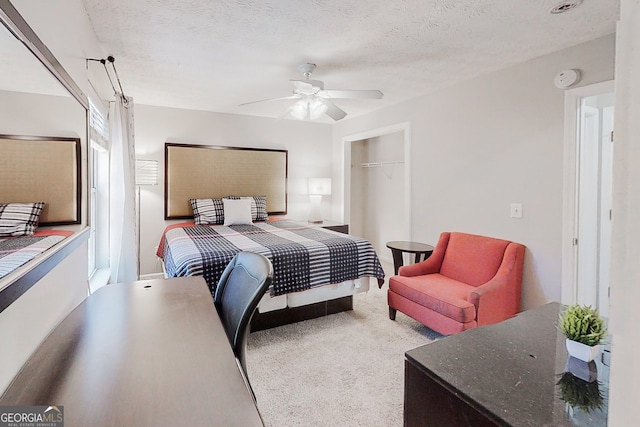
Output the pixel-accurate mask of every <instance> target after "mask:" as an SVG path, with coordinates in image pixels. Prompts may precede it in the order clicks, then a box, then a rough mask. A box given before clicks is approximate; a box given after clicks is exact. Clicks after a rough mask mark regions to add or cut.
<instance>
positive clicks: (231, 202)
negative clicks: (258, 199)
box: [222, 198, 253, 225]
mask: <svg viewBox="0 0 640 427" xmlns="http://www.w3.org/2000/svg"><path fill="white" fill-rule="evenodd" d="M222 203H224V225H241V224H253V221H252V219H251V199H250V198H247V199H222Z"/></svg>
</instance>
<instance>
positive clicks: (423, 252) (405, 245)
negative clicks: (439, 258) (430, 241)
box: [387, 240, 433, 275]
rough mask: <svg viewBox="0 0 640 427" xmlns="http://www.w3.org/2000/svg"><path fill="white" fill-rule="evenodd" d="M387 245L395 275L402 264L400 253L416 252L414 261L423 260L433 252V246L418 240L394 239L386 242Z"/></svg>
mask: <svg viewBox="0 0 640 427" xmlns="http://www.w3.org/2000/svg"><path fill="white" fill-rule="evenodd" d="M387 247H388V248H389V249H391V254H392V255H393V268H394V270H395V274H396V275H397V274H398V270H400V267H402V265H403V264H404V260H403V259H402V254H403V253H404V252H407V253H410V254H416V257H415V262H420V261H424V260H425V259H427V258H429V257H430V256H431V254H432V253H433V246H431V245H427V244H425V243H418V242H405V241H398V240H396V241H393V242H388V243H387Z"/></svg>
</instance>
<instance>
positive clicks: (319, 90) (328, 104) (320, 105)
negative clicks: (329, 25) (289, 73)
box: [240, 63, 383, 121]
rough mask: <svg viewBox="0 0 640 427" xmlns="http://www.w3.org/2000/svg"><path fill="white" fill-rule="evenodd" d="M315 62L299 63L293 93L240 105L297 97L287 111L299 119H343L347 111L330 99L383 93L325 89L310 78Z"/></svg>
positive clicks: (364, 96)
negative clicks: (298, 78) (298, 73)
mask: <svg viewBox="0 0 640 427" xmlns="http://www.w3.org/2000/svg"><path fill="white" fill-rule="evenodd" d="M315 68H316V64H310V63H305V64H300V66H299V67H298V69H299V70H300V72H301V73H302V74H303V75H304V80H290V81H291V83H292V84H293V95H290V96H283V97H280V98H270V99H263V100H260V101H253V102H246V103H244V104H240V105H248V104H255V103H257V102H266V101H276V100H281V99H298V102H296V103H295V104H293V105H292V106H291V107H290V108H289V111H288V113H289V114H291V115H292V116H293V117H294V118H296V119H299V120H316V119H318V118H320V117H321V116H322V115H323V114H326V115H327V116H329V117H331V118H332V119H333V120H336V121H337V120H340V119H343V118H344V117H345V116H346V115H347V113H346V112H345V111H344V110H342V109H341V108H339V107H338V106H337V105H336V104H334V103H333V102H332V101H331V100H332V99H381V98H382V96H383V94H382V92H380V91H379V90H331V89H325V88H324V83H323V82H321V81H320V80H311V79H310V77H311V73H313V70H315Z"/></svg>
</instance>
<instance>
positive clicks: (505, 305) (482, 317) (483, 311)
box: [467, 243, 525, 326]
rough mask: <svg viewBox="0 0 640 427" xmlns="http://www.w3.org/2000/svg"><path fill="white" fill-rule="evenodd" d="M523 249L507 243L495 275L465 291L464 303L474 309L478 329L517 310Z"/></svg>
mask: <svg viewBox="0 0 640 427" xmlns="http://www.w3.org/2000/svg"><path fill="white" fill-rule="evenodd" d="M524 249H525V248H524V246H523V245H521V244H518V243H510V244H509V245H508V246H507V249H506V250H505V253H504V257H503V258H502V264H501V265H500V268H499V269H498V272H497V273H496V275H495V276H494V277H493V278H492V279H491V280H489V281H488V282H486V283H484V284H482V285H480V286H478V287H476V288H475V289H474V290H473V291H471V292H469V295H468V297H467V300H468V301H469V302H470V303H472V304H473V305H474V306H475V307H476V321H477V322H478V326H481V325H489V324H492V323H497V322H500V321H502V320H504V319H507V318H509V317H511V316H514V315H515V314H516V313H518V311H519V310H520V295H521V288H522V269H523V265H524Z"/></svg>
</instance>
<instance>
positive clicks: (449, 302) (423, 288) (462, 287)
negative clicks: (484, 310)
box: [389, 273, 476, 323]
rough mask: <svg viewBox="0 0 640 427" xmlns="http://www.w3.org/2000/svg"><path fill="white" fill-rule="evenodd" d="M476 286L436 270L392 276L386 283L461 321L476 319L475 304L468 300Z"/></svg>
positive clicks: (413, 298)
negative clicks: (410, 275)
mask: <svg viewBox="0 0 640 427" xmlns="http://www.w3.org/2000/svg"><path fill="white" fill-rule="evenodd" d="M475 289H476V288H475V287H474V286H471V285H467V284H466V283H462V282H459V281H457V280H453V279H451V278H449V277H446V276H443V275H442V274H438V273H436V274H429V275H426V276H414V277H402V276H395V277H393V280H391V281H390V282H389V290H391V291H393V292H395V293H396V294H398V295H400V296H402V297H405V298H407V299H408V300H411V301H413V302H415V303H417V304H420V305H421V306H423V307H427V308H429V309H431V310H434V311H437V312H438V313H440V314H442V315H444V316H447V317H449V318H451V319H453V320H455V321H457V322H460V323H466V322H471V321H473V320H475V318H476V307H475V306H474V305H473V304H472V303H471V302H470V301H468V300H467V297H468V296H469V293H470V292H471V291H473V290H475Z"/></svg>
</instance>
